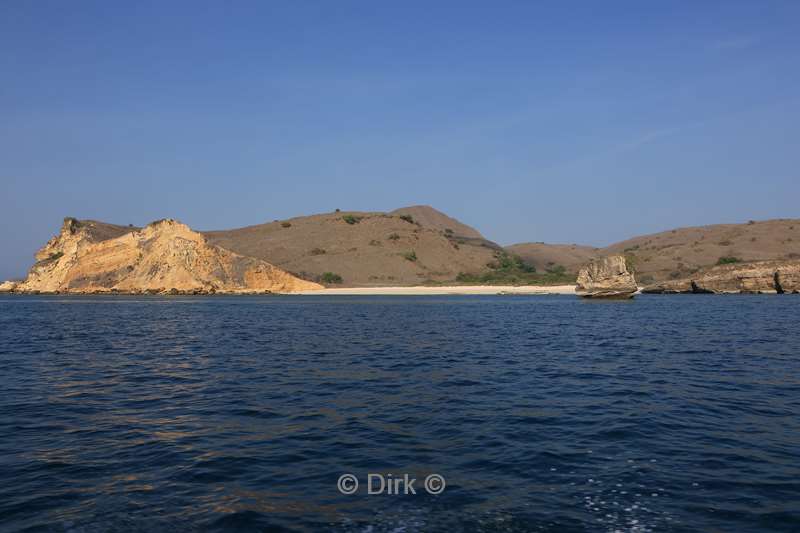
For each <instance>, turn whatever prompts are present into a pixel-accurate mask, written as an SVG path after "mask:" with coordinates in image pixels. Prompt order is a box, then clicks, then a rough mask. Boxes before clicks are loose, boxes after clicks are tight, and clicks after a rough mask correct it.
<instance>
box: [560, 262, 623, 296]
mask: <svg viewBox="0 0 800 533" xmlns="http://www.w3.org/2000/svg"><path fill="white" fill-rule="evenodd" d="M637 290H638V287H637V286H636V280H635V279H634V277H633V274H632V273H630V272H629V271H628V268H627V266H626V264H625V258H624V257H623V256H621V255H611V256H607V257H603V258H600V259H594V260H592V261H591V262H589V264H588V265H586V266H584V267H583V268H581V270H580V272H578V280H577V284H576V287H575V293H576V294H578V296H583V297H584V298H631V297H633V295H634V293H635V292H636V291H637Z"/></svg>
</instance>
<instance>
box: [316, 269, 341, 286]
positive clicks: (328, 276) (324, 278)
mask: <svg viewBox="0 0 800 533" xmlns="http://www.w3.org/2000/svg"><path fill="white" fill-rule="evenodd" d="M319 281H320V283H325V284H328V285H332V284H338V283H341V282H342V276H340V275H339V274H336V273H335V272H323V273H322V275H321V276H320V277H319Z"/></svg>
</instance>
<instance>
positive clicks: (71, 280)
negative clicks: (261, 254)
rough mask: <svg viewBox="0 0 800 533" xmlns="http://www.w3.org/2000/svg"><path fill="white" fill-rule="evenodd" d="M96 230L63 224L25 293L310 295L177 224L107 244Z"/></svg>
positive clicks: (303, 284)
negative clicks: (298, 292)
mask: <svg viewBox="0 0 800 533" xmlns="http://www.w3.org/2000/svg"><path fill="white" fill-rule="evenodd" d="M106 237H109V236H108V235H107V234H106V235H99V234H98V232H97V231H96V228H94V227H93V225H92V224H91V223H84V222H80V221H78V220H76V219H74V218H67V219H64V225H63V226H62V228H61V232H60V233H59V234H58V235H57V236H55V237H53V238H52V239H50V241H48V243H47V244H46V245H45V246H44V247H43V248H42V249H41V250H39V252H38V253H37V254H36V259H37V262H36V264H34V265H33V267H32V268H31V269H30V272H29V273H28V277H27V279H25V281H23V282H21V283H18V284H16V285H14V286H13V287H10V286H9V287H10V290H11V291H13V292H26V293H31V292H33V293H105V292H108V293H117V292H118V293H168V294H205V293H263V292H293V291H298V290H313V289H320V288H322V286H321V285H318V284H316V283H312V282H310V281H305V280H302V279H300V278H297V277H295V276H293V275H291V274H289V273H288V272H285V271H283V270H281V269H279V268H277V267H275V266H273V265H271V264H269V263H267V262H265V261H262V260H260V259H255V258H252V257H246V256H243V255H239V254H236V253H234V252H231V251H229V250H226V249H224V248H220V247H219V246H214V245H211V244H209V243H208V242H207V241H206V238H205V237H204V236H203V235H201V234H200V233H198V232H196V231H192V230H191V229H190V228H189V227H188V226H186V225H185V224H181V223H180V222H177V221H175V220H171V219H165V220H160V221H157V222H153V223H152V224H149V225H148V226H146V227H144V228H142V229H141V230H139V229H136V228H132V229H131V230H130V231H125V232H122V234H121V235H119V236H113V237H110V238H106Z"/></svg>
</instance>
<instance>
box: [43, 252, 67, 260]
mask: <svg viewBox="0 0 800 533" xmlns="http://www.w3.org/2000/svg"><path fill="white" fill-rule="evenodd" d="M63 255H64V252H53V253H52V254H50V256H49V257H48V258H47V259H48V260H50V261H55V260H56V259H60V258H61V257H62V256H63Z"/></svg>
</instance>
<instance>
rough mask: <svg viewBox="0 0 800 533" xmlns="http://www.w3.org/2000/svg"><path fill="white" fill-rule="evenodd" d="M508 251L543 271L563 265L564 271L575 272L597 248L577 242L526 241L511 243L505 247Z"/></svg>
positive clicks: (592, 255) (595, 252)
mask: <svg viewBox="0 0 800 533" xmlns="http://www.w3.org/2000/svg"><path fill="white" fill-rule="evenodd" d="M505 249H506V250H507V251H508V253H510V254H514V255H518V256H519V257H520V258H521V259H522V260H523V261H525V262H526V263H528V264H530V265H533V266H534V267H536V270H538V271H540V272H543V271H547V270H548V269H549V270H554V269H558V267H559V266H562V267H564V270H565V271H566V272H569V273H572V274H575V273H577V271H578V269H579V268H580V267H581V266H583V265H585V264H586V263H587V261H589V259H591V258H592V257H594V256H595V255H597V254H598V251H599V248H595V247H593V246H582V245H579V244H545V243H543V242H526V243H522V244H512V245H511V246H506V248H505Z"/></svg>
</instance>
